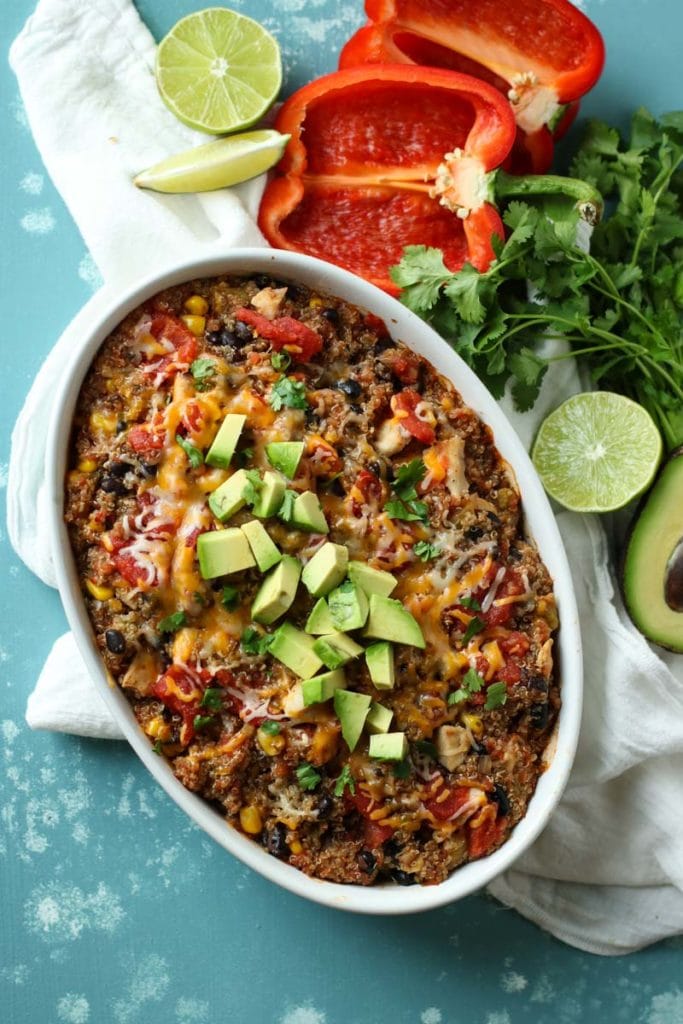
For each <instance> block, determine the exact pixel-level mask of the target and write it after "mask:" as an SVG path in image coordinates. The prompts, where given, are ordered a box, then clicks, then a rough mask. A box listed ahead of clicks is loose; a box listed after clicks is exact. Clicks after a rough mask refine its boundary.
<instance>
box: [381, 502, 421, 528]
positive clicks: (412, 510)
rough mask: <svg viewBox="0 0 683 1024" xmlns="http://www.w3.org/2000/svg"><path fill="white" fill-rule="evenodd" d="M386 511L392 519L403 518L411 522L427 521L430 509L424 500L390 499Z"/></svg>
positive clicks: (385, 507)
mask: <svg viewBox="0 0 683 1024" xmlns="http://www.w3.org/2000/svg"><path fill="white" fill-rule="evenodd" d="M384 511H385V512H386V514H387V515H388V516H389V518H390V519H403V520H405V521H406V522H409V523H426V522H427V520H428V518H429V509H428V507H427V504H426V502H424V501H407V502H406V501H400V500H398V499H396V500H394V501H388V502H387V503H386V505H385V506H384Z"/></svg>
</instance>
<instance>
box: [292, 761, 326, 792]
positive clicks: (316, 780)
mask: <svg viewBox="0 0 683 1024" xmlns="http://www.w3.org/2000/svg"><path fill="white" fill-rule="evenodd" d="M296 778H297V782H298V783H299V785H300V786H301V788H302V789H304V790H310V789H315V788H316V786H319V785H320V782H321V778H322V777H321V775H320V774H319V773H318V772H317V771H316V770H315V768H314V767H313V765H312V764H309V763H308V761H302V762H301V764H300V765H299V767H298V768H297V769H296Z"/></svg>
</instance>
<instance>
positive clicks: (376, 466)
mask: <svg viewBox="0 0 683 1024" xmlns="http://www.w3.org/2000/svg"><path fill="white" fill-rule="evenodd" d="M368 469H369V470H370V472H371V473H374V474H375V476H379V477H381V476H382V466H381V464H380V463H379V462H378V461H377V459H373V460H372V462H368Z"/></svg>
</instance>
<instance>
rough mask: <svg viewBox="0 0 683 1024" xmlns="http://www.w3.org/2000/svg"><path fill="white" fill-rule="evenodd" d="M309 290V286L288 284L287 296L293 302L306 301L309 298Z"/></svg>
mask: <svg viewBox="0 0 683 1024" xmlns="http://www.w3.org/2000/svg"><path fill="white" fill-rule="evenodd" d="M309 294H310V293H309V291H308V289H307V288H300V287H299V285H297V284H288V285H287V298H288V299H291V300H292V302H299V303H301V302H305V301H307V300H308V296H309Z"/></svg>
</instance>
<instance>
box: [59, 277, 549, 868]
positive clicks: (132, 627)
mask: <svg viewBox="0 0 683 1024" xmlns="http://www.w3.org/2000/svg"><path fill="white" fill-rule="evenodd" d="M297 325H298V326H297ZM302 325H304V326H303V327H302ZM240 415H241V416H243V417H244V423H243V427H242V429H241V430H240V431H239V437H238V438H237V441H236V451H235V452H234V454H233V455H232V458H231V460H230V463H229V466H228V468H222V467H221V466H220V465H218V466H216V465H213V466H211V465H208V464H207V463H206V461H205V459H206V457H207V453H208V452H209V450H210V448H211V446H212V444H213V442H214V439H215V437H216V434H217V432H218V430H219V428H220V426H221V424H222V423H223V422H224V420H225V418H226V417H227V416H233V417H237V416H240ZM272 442H276V443H281V442H301V443H302V444H301V445H300V446H299V447H298V448H297V451H300V452H301V454H300V458H299V461H298V465H297V467H296V471H295V474H294V476H293V478H292V479H285V478H284V476H283V474H282V473H278V471H277V469H275V468H274V466H273V464H272V463H271V461H270V460H269V457H268V455H267V453H266V445H268V444H271V443H272ZM214 461H215V460H214ZM240 470H245V471H246V473H247V478H248V479H249V481H250V482H251V485H252V491H251V492H249V493H248V494H247V498H246V499H245V500H246V503H245V502H244V501H243V502H242V505H241V507H240V508H238V510H237V511H235V512H234V514H232V515H230V517H229V518H228V519H227V520H226V521H225V522H223V523H220V522H219V521H218V519H217V517H216V515H214V511H213V510H212V507H211V506H210V505H209V500H210V498H211V495H212V494H216V492H217V491H218V488H220V487H221V485H223V484H224V483H225V482H226V481H228V480H229V479H230V478H231V476H233V475H234V474H236V473H237V472H238V471H240ZM267 473H270V474H271V475H272V474H275V476H276V477H278V478H282V481H283V483H284V486H285V487H286V492H285V495H286V496H285V497H284V498H283V501H282V506H281V507H280V508H279V509H278V510H277V511H276V512H275V513H274V514H272V515H270V516H262V517H261V518H260V519H259V522H260V523H261V524H262V525H263V526H264V527H265V529H266V531H267V533H268V535H269V537H270V539H271V541H272V542H274V544H275V545H276V546H277V549H278V551H279V552H280V553H281V554H282V555H283V556H291V558H293V559H296V560H297V565H298V563H301V564H302V565H304V566H305V565H306V564H307V563H308V562H309V561H310V560H311V559H312V558H313V556H315V555H316V553H317V552H319V551H320V550H321V548H322V547H323V545H325V544H326V543H333V544H335V545H339V546H340V548H342V549H346V554H344V552H343V550H342V552H341V553H342V554H344V564H346V561H345V560H346V558H347V557H348V559H349V560H350V561H351V562H352V563H363V564H364V565H367V566H368V567H370V568H372V569H375V570H382V571H383V572H384V573H385V574H386V573H389V574H391V576H392V577H393V578H394V581H395V588H394V589H393V590H392V592H391V595H390V598H388V599H387V600H388V601H389V602H400V604H401V605H402V608H403V609H404V610H405V613H408V617H409V618H410V617H412V620H414V621H415V622H416V623H417V624H418V627H419V628H418V634H421V635H422V637H423V638H424V644H425V646H424V648H423V649H422V648H420V647H418V646H413V645H409V644H408V643H404V642H400V641H401V640H402V639H403V637H401V638H400V640H398V639H396V638H394V639H393V641H392V642H391V644H390V647H389V656H390V658H391V659H392V661H393V671H394V678H393V685H387V680H386V679H385V680H383V681H382V682H381V683H380V684H379V685H375V683H374V682H373V679H372V678H371V675H370V671H369V667H368V665H369V662H368V659H367V658H366V656H365V653H364V649H365V648H366V647H368V646H369V645H371V644H373V643H377V642H378V641H380V642H381V639H382V638H381V636H379V635H378V633H377V632H376V633H375V635H374V638H372V637H366V636H364V634H363V629H362V628H359V629H355V630H354V631H353V632H352V637H353V641H354V642H355V643H356V644H357V645H358V646H359V647H360V648H363V652H362V653H360V654H356V656H355V657H352V658H351V660H348V661H347V662H346V664H344V665H343V668H342V669H340V670H339V671H341V672H342V673H343V678H344V683H343V684H341V685H343V687H345V690H346V692H351V693H353V694H357V695H360V699H359V698H358V697H354V698H352V699H353V700H354V701H355V702H356V704H359V705H361V706H364V705H367V704H368V703H369V704H370V707H371V708H373V707H375V706H376V705H380V707H381V708H382V709H385V710H384V711H382V714H383V716H384V722H385V724H384V726H383V728H382V731H383V732H384V733H385V734H388V735H390V736H391V735H393V736H401V737H402V738H401V739H400V740H399V739H397V740H396V741H395V744H396V749H398V748H399V747H400V756H396V755H392V758H391V759H383V758H381V757H371V756H370V752H369V745H370V743H371V742H373V739H374V737H373V736H372V735H371V729H370V726H369V722H366V724H365V727H364V728H363V730H362V732H360V737H359V738H358V739H357V741H351V745H352V746H353V749H352V750H351V749H350V747H349V743H348V742H347V739H346V738H345V737H347V738H348V736H349V735H350V734H349V733H348V732H347V729H346V727H345V722H344V721H341V720H340V717H343V716H341V712H340V711H339V708H340V706H341V705H339V704H338V702H337V691H335V695H334V697H331V698H329V699H326V700H321V701H319V702H316V703H308V704H306V703H304V701H303V700H302V696H301V695H302V683H301V679H300V677H299V675H298V674H297V673H296V672H294V671H292V669H291V668H288V667H287V666H286V665H285V664H284V663H283V662H282V661H281V660H279V659H278V657H276V656H274V655H273V654H272V653H270V650H269V645H270V641H271V638H272V636H273V634H276V633H277V631H278V629H281V627H282V624H283V623H287V627H288V628H290V627H294V631H295V632H296V631H300V632H298V633H297V635H299V636H300V634H301V633H305V631H306V625H307V623H308V622H309V616H310V613H311V611H312V609H313V607H314V606H315V605H316V603H317V601H318V597H317V596H312V595H311V594H310V593H309V592H308V590H307V587H306V586H304V585H303V584H302V583H300V584H299V585H298V587H296V589H295V593H293V594H292V595H290V601H291V603H290V606H289V607H288V608H287V610H286V611H285V612H284V613H283V614H282V615H280V616H278V617H277V619H276V620H275V621H273V622H272V623H268V624H266V625H263V624H258V623H254V622H253V621H252V615H251V608H252V604H253V602H254V599H255V597H256V595H257V593H258V592H259V589H260V588H261V587H262V584H263V581H264V578H265V576H266V575H267V573H266V574H264V573H262V572H260V571H259V569H258V568H257V566H255V565H254V566H251V567H249V568H246V569H241V570H239V571H235V572H232V573H230V574H227V575H222V576H221V575H219V576H213V575H212V576H210V577H209V578H204V576H203V575H202V571H201V570H200V565H199V562H198V556H197V549H198V546H199V547H201V545H202V543H203V542H202V541H200V540H199V538H200V537H202V536H203V535H205V534H207V533H211V532H215V531H217V530H220V529H223V528H225V529H230V530H234V531H236V533H238V532H239V531H238V528H239V527H241V526H243V525H244V524H246V523H248V522H251V521H253V520H254V518H255V510H258V505H257V504H256V503H255V501H256V499H257V498H258V493H259V488H260V487H261V486H262V481H263V480H264V479H265V475H266V474H267ZM278 486H282V485H281V484H278ZM254 489H255V492H256V498H255V495H254ZM306 492H309V493H310V494H312V495H313V496H315V501H314V498H311V499H310V500H311V501H314V504H315V505H316V507H317V506H318V504H319V508H320V509H321V510H322V513H323V515H324V519H325V521H326V523H327V524H328V527H329V532H328V533H327V534H323V533H322V532H320V531H319V532H315V531H313V530H311V529H310V528H308V529H305V528H301V527H300V525H299V526H298V525H296V523H295V521H293V519H292V515H291V508H292V502H293V501H294V500H295V498H296V497H297V496H298V495H302V494H305V493H306ZM214 507H215V506H214ZM286 509H289V513H287V510H286ZM66 521H67V523H68V526H69V531H70V537H71V543H72V546H73V551H74V555H75V558H76V562H77V566H78V571H79V574H80V579H81V581H82V586H83V595H84V600H85V601H86V604H87V608H88V612H89V615H90V619H91V622H92V626H93V630H94V632H95V636H96V639H97V643H98V646H99V648H100V651H101V653H102V657H103V659H104V662H105V663H106V666H107V668H108V670H109V671H110V672H111V674H112V676H113V678H114V679H115V680H116V682H117V684H118V685H119V686H120V687H121V688H122V690H123V692H124V693H125V694H126V696H127V698H128V700H129V702H130V704H131V707H132V708H133V711H134V713H135V716H136V718H137V720H138V722H139V724H140V727H141V729H142V730H143V731H144V732H145V734H146V735H147V736H148V737H149V742H150V744H151V745H152V746H153V749H154V751H155V752H156V753H157V754H158V755H159V756H160V757H165V758H167V759H168V761H169V763H170V765H171V767H172V769H173V771H174V773H175V775H176V776H177V778H178V779H179V780H180V781H181V782H182V783H183V785H184V786H186V787H187V788H188V789H189V790H191V791H193V792H195V793H197V794H199V795H200V796H202V797H204V798H205V799H206V800H208V801H210V803H211V804H212V805H213V806H214V807H216V808H218V809H219V810H220V811H221V813H222V814H224V816H225V819H226V822H227V823H228V825H229V826H232V827H234V828H237V829H239V830H241V831H243V832H245V833H246V834H247V835H249V836H251V837H252V839H253V840H254V841H255V842H258V843H260V844H262V846H263V847H264V848H265V849H266V850H267V851H268V852H269V853H271V854H272V855H273V856H275V857H278V858H280V859H282V860H285V861H288V862H289V863H290V864H292V865H294V866H295V867H297V868H300V869H301V870H302V871H304V872H306V873H307V874H309V875H314V876H316V877H318V878H322V879H328V880H331V881H335V882H352V883H356V884H361V885H370V884H373V883H374V882H377V881H381V880H386V879H393V880H394V881H396V882H398V883H399V884H401V885H410V884H414V883H421V884H433V883H437V882H441V881H443V880H444V879H445V878H446V877H447V876H448V875H449V873H450V872H452V871H453V870H454V869H455V868H457V867H458V866H459V865H461V864H463V863H465V862H466V861H468V860H472V859H475V858H478V857H481V856H484V855H486V854H488V853H490V852H491V851H492V850H494V849H495V848H496V847H498V846H500V845H501V843H503V842H504V841H505V840H506V839H507V837H508V836H509V834H510V831H511V829H512V828H513V827H514V826H515V824H516V823H517V822H518V821H519V820H520V819H521V818H522V817H523V816H524V814H525V811H526V808H527V804H528V802H529V800H530V798H531V796H532V794H533V792H534V788H535V785H536V781H537V779H538V776H539V774H540V773H541V772H542V771H543V751H544V748H545V747H546V745H547V742H548V739H549V734H550V732H551V730H552V728H553V724H554V721H555V718H556V715H557V712H558V708H559V704H560V699H559V689H558V681H557V678H556V675H555V673H554V669H553V654H552V650H553V642H554V633H555V631H556V629H557V626H558V620H557V614H556V606H555V599H554V596H553V588H552V582H551V579H550V577H549V575H548V572H547V570H546V568H545V566H544V565H543V563H542V562H541V560H540V558H539V555H538V552H537V551H536V548H535V546H534V545H533V543H532V542H531V541H530V540H528V539H527V538H526V537H525V535H524V530H523V524H522V513H521V504H520V495H519V491H518V488H517V485H516V482H515V479H514V476H513V475H512V473H511V471H510V469H509V468H508V466H507V464H506V463H505V461H504V460H503V459H502V458H501V456H500V455H499V453H498V451H497V449H496V447H495V445H494V443H493V438H492V435H491V432H490V430H489V428H488V427H487V426H485V425H484V424H483V423H482V422H481V421H480V420H479V419H478V417H477V416H476V415H475V413H474V412H473V411H472V410H470V409H468V408H467V407H466V406H465V405H464V404H463V402H462V399H461V398H460V395H459V394H458V392H457V391H456V390H455V388H454V387H453V385H452V384H451V383H450V382H449V381H448V380H446V379H445V378H444V377H442V376H441V375H440V374H438V373H437V372H436V370H435V369H434V368H433V367H432V366H431V365H430V364H429V363H428V362H426V361H425V360H424V359H422V358H420V357H419V356H417V355H415V354H414V353H413V352H412V351H411V350H410V349H408V348H407V347H405V346H404V345H403V344H401V343H400V342H398V341H394V340H392V338H391V337H390V336H389V334H388V332H387V330H386V328H385V326H384V324H383V323H381V321H379V320H378V319H377V318H376V317H373V316H371V315H369V314H366V313H364V312H363V311H362V310H360V309H357V308H355V307H354V306H352V305H350V304H348V303H346V302H343V301H341V300H339V299H336V298H333V297H330V296H327V295H320V294H314V293H313V292H311V291H310V290H309V289H307V288H305V287H302V286H300V285H288V284H284V283H282V282H277V281H274V280H271V279H269V278H268V277H266V276H264V275H256V276H251V277H244V278H241V277H227V276H224V277H216V278H211V279H207V280H196V281H192V282H190V283H188V284H186V285H183V286H180V287H176V288H172V289H168V290H166V291H164V292H162V293H161V294H159V295H157V296H156V297H155V298H154V299H152V300H150V301H149V302H147V303H145V304H144V305H143V306H141V307H140V308H138V309H136V310H135V311H134V312H132V313H131V314H129V315H128V316H127V317H126V319H125V320H124V321H123V323H121V324H120V325H119V327H118V328H117V329H116V330H115V331H114V332H113V333H112V334H111V335H110V337H109V338H108V339H107V340H106V341H105V343H104V344H103V345H102V347H101V349H100V351H99V354H98V356H97V358H96V359H95V361H94V363H93V365H92V367H91V369H90V371H89V373H88V375H87V377H86V379H85V382H84V384H83V387H82V389H81V393H80V397H79V400H78V405H77V409H76V414H75V420H74V426H73V435H72V443H71V461H70V469H69V472H68V476H67V481H66ZM277 557H279V556H277ZM290 564H291V563H290ZM300 568H301V567H300V566H298V570H300ZM298 570H297V571H298ZM273 571H274V569H271V570H269V572H271V573H272V572H273ZM205 574H206V573H205ZM304 578H305V577H304ZM389 579H390V577H389ZM342 586H344V584H343V585H342ZM351 589H353V587H351ZM361 589H362V588H361ZM366 597H367V598H369V599H370V601H372V597H371V593H370V591H368V594H366ZM359 599H360V598H359ZM331 603H332V602H331V601H330V604H331ZM392 607H394V605H392ZM406 621H407V620H406ZM336 628H337V625H335V629H336ZM379 632H380V633H381V630H380V631H379ZM307 636H308V634H307ZM317 639H318V637H317V636H311V637H310V638H309V640H310V642H311V643H313V642H315V641H316V640H317ZM309 640H306V643H309ZM307 649H308V648H307ZM320 670H321V672H322V673H326V672H328V668H327V667H325V665H321V666H320ZM315 674H316V673H315V672H312V673H311V675H312V676H313V677H315ZM334 678H336V679H338V678H339V676H335V677H334ZM362 695H365V697H366V698H370V699H371V703H370V701H365V702H363V699H362ZM389 720H390V725H389V726H388V733H387V726H386V722H387V721H389ZM375 735H376V733H375ZM392 742H393V741H392Z"/></svg>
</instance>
